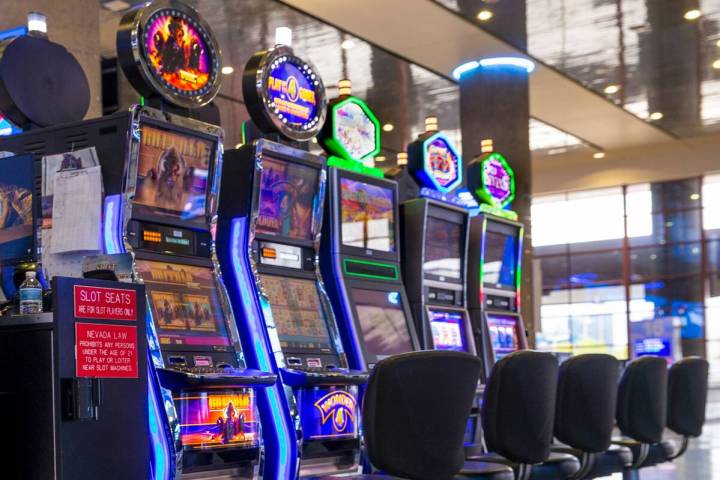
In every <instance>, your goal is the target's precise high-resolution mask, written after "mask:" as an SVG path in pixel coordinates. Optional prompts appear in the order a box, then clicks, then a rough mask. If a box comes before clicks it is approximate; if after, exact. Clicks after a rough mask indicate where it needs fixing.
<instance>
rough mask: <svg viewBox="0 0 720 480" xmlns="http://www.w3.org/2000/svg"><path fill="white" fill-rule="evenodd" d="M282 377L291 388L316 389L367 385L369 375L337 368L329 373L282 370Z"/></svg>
mask: <svg viewBox="0 0 720 480" xmlns="http://www.w3.org/2000/svg"><path fill="white" fill-rule="evenodd" d="M280 376H281V377H282V381H283V383H284V384H285V385H289V386H291V387H314V386H320V385H327V386H332V385H365V384H366V383H367V381H368V377H369V374H368V373H367V372H364V371H361V370H349V369H344V368H337V369H334V370H329V371H317V372H312V371H306V370H296V369H291V368H281V369H280Z"/></svg>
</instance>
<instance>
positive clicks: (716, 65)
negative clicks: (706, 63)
mask: <svg viewBox="0 0 720 480" xmlns="http://www.w3.org/2000/svg"><path fill="white" fill-rule="evenodd" d="M712 67H713V68H714V69H715V70H720V59H718V60H715V61H714V62H713V63H712Z"/></svg>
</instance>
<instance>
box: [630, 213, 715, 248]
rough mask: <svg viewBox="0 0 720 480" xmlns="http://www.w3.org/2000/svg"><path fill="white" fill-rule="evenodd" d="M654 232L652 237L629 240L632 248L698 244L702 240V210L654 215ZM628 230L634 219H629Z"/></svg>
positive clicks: (652, 218)
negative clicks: (685, 243)
mask: <svg viewBox="0 0 720 480" xmlns="http://www.w3.org/2000/svg"><path fill="white" fill-rule="evenodd" d="M650 220H651V223H652V230H651V233H650V235H646V236H635V237H631V238H630V239H629V243H630V245H631V246H638V245H658V244H659V245H663V244H666V243H673V242H697V241H699V240H700V238H701V232H700V210H699V209H697V210H681V211H676V212H669V213H662V212H661V213H653V214H652V215H651V216H650ZM627 221H628V230H630V229H631V228H636V227H635V226H632V224H631V222H633V221H634V220H633V217H628V219H627Z"/></svg>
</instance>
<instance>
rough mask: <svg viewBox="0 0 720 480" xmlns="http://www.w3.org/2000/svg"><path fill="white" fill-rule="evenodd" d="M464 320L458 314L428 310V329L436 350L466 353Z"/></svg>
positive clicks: (461, 315)
mask: <svg viewBox="0 0 720 480" xmlns="http://www.w3.org/2000/svg"><path fill="white" fill-rule="evenodd" d="M464 320H465V318H464V316H463V314H462V313H460V312H452V311H441V310H430V328H431V330H432V336H433V344H434V345H435V349H436V350H454V351H456V352H467V345H466V341H465V322H464Z"/></svg>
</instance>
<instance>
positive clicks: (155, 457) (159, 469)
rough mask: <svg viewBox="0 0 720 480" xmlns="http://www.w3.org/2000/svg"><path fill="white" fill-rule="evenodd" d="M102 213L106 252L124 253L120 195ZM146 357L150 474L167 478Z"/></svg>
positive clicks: (152, 380)
mask: <svg viewBox="0 0 720 480" xmlns="http://www.w3.org/2000/svg"><path fill="white" fill-rule="evenodd" d="M104 210H105V211H104V215H103V241H104V243H105V253H107V254H117V253H125V248H124V247H123V244H122V242H121V241H120V238H121V233H120V230H121V225H122V222H121V217H122V195H108V196H106V197H105V205H104ZM151 361H152V360H151V359H150V358H148V429H149V433H150V453H151V457H152V458H151V459H150V474H151V478H152V479H153V480H167V479H169V478H170V468H169V465H170V451H169V449H168V446H167V437H166V436H165V434H164V432H163V423H162V417H161V415H163V414H164V412H161V411H160V409H159V406H158V397H157V393H156V392H155V376H154V375H152V369H151V368H150V362H151Z"/></svg>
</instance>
